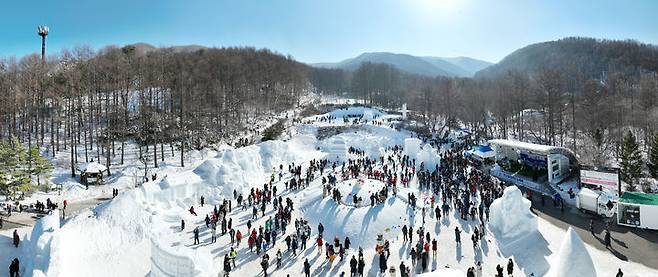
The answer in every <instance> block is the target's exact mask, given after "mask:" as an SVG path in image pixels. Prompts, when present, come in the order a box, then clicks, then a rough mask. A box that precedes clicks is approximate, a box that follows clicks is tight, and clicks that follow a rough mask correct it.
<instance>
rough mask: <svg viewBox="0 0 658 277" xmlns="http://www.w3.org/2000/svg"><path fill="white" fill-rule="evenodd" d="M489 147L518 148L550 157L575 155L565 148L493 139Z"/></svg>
mask: <svg viewBox="0 0 658 277" xmlns="http://www.w3.org/2000/svg"><path fill="white" fill-rule="evenodd" d="M489 145H494V146H504V147H512V148H517V149H520V150H526V151H530V152H534V153H539V154H544V155H548V154H563V155H573V152H571V150H569V149H567V148H564V147H557V146H550V145H543V144H535V143H529V142H523V141H518V140H509V139H492V140H489Z"/></svg>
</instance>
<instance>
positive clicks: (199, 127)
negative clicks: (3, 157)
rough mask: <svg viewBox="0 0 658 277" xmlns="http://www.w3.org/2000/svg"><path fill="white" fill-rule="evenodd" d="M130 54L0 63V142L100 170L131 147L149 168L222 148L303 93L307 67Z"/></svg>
mask: <svg viewBox="0 0 658 277" xmlns="http://www.w3.org/2000/svg"><path fill="white" fill-rule="evenodd" d="M138 47H139V45H138V46H134V45H129V46H126V47H123V48H117V47H107V48H104V49H102V50H100V51H98V52H94V51H93V50H91V49H90V48H87V47H79V48H75V49H73V50H71V51H63V52H61V53H58V54H56V55H53V56H51V57H49V58H48V59H47V60H46V61H43V62H42V60H41V58H40V57H39V56H37V55H29V56H26V57H23V58H20V59H16V58H6V59H2V60H0V98H1V99H2V100H3V101H1V102H0V139H2V140H5V139H8V138H11V137H16V138H18V140H19V141H20V142H23V143H26V144H27V145H28V147H30V148H32V147H34V146H35V145H36V146H42V147H47V148H48V149H49V150H50V153H51V154H52V155H55V153H56V152H57V151H60V150H66V149H67V148H70V147H73V148H74V149H75V151H71V153H83V154H84V155H83V157H84V159H85V161H88V160H93V159H96V160H102V161H106V162H107V163H110V158H109V157H110V155H108V153H110V152H111V153H112V154H115V151H119V149H121V150H120V151H123V149H124V147H120V145H121V146H122V145H123V144H124V143H125V142H126V141H127V140H132V139H134V140H135V141H137V142H138V143H140V144H141V145H143V146H146V151H148V149H149V148H148V146H152V147H151V149H152V151H153V155H154V156H155V160H156V161H155V163H156V166H157V160H158V158H157V157H158V155H160V156H161V157H162V154H163V153H162V152H164V151H165V150H164V149H165V147H164V146H165V144H166V145H167V148H171V150H172V151H174V148H176V149H180V151H181V152H183V151H185V150H186V149H199V148H201V147H204V146H206V145H209V144H213V143H215V142H220V141H222V140H223V139H224V138H226V137H228V136H229V135H231V134H232V133H235V132H236V131H238V130H244V129H249V128H251V127H253V126H249V124H248V123H247V120H248V119H251V120H253V119H255V118H257V117H258V116H260V115H264V114H270V113H273V112H279V111H284V110H287V109H290V108H292V107H295V106H296V105H298V101H299V100H300V98H301V97H302V95H304V94H305V93H307V92H308V89H309V83H308V79H307V73H306V72H307V67H306V65H304V64H301V63H298V62H296V61H294V60H293V59H292V58H290V57H285V56H282V55H278V54H275V53H272V52H270V51H269V50H257V49H254V48H221V49H198V50H195V51H178V50H177V49H175V48H167V49H146V50H147V51H144V49H142V50H140V49H138ZM141 48H143V47H141ZM147 48H148V47H147ZM138 50H139V51H138ZM180 146H183V147H180ZM78 148H82V149H78ZM91 149H96V150H97V151H94V152H93V153H92V152H91V151H90V150H91ZM140 149H141V148H140ZM158 151H160V152H161V153H159V154H158V153H157V152H158ZM177 151H178V150H177ZM116 155H119V153H118V152H117V153H116ZM120 155H121V157H122V158H121V161H122V162H123V153H120ZM71 156H72V157H71V168H72V169H73V164H74V163H75V162H77V159H79V158H78V155H73V154H71ZM182 156H183V155H181V163H182V161H183V158H182Z"/></svg>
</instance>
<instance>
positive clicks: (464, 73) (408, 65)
mask: <svg viewBox="0 0 658 277" xmlns="http://www.w3.org/2000/svg"><path fill="white" fill-rule="evenodd" d="M364 62H371V63H386V64H391V65H393V66H395V67H397V68H398V69H400V70H403V71H406V72H408V73H412V74H418V75H424V76H431V77H434V76H457V77H471V76H473V74H475V72H477V71H478V70H480V69H482V68H484V67H486V66H488V65H490V63H488V62H485V61H480V60H476V59H472V58H466V57H459V58H441V57H417V56H412V55H407V54H395V53H388V52H374V53H363V54H361V55H359V56H357V57H354V58H350V59H346V60H344V61H341V62H338V63H315V64H312V66H314V67H322V68H340V69H344V70H348V71H352V70H355V69H357V68H358V67H359V66H360V65H361V64H362V63H364Z"/></svg>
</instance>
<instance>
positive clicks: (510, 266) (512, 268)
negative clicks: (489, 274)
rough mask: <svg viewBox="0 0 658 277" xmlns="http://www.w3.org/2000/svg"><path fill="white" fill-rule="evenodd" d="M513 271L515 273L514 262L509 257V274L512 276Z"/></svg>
mask: <svg viewBox="0 0 658 277" xmlns="http://www.w3.org/2000/svg"><path fill="white" fill-rule="evenodd" d="M512 273H514V262H513V261H512V259H509V262H507V275H509V276H512Z"/></svg>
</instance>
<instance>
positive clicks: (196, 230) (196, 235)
mask: <svg viewBox="0 0 658 277" xmlns="http://www.w3.org/2000/svg"><path fill="white" fill-rule="evenodd" d="M197 244H199V227H195V228H194V245H197Z"/></svg>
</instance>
